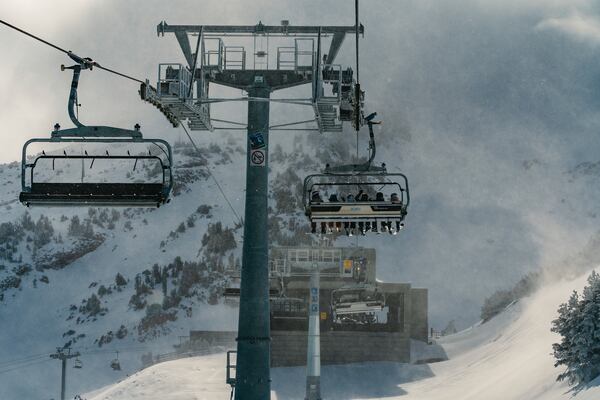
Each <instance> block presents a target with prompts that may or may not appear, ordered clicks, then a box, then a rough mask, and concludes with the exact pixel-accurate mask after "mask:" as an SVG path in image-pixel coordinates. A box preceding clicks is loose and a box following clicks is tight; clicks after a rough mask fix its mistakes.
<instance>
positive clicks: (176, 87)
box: [156, 63, 192, 99]
mask: <svg viewBox="0 0 600 400" xmlns="http://www.w3.org/2000/svg"><path fill="white" fill-rule="evenodd" d="M191 80H192V73H191V72H190V71H189V70H188V69H187V68H186V67H184V66H183V65H182V64H176V63H161V64H158V85H157V87H156V93H157V95H158V97H179V98H181V99H184V98H187V96H188V92H189V88H190V84H191Z"/></svg>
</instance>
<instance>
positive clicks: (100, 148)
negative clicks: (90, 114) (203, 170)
mask: <svg viewBox="0 0 600 400" xmlns="http://www.w3.org/2000/svg"><path fill="white" fill-rule="evenodd" d="M71 58H73V59H74V60H75V61H77V62H78V64H76V65H74V66H72V67H68V68H66V69H72V70H73V81H72V86H71V94H70V96H69V116H70V117H71V120H72V121H73V123H74V124H75V126H76V127H75V128H71V129H64V130H61V129H60V126H59V125H58V124H57V125H55V129H54V131H53V132H52V134H51V137H50V138H42V139H31V140H29V141H27V142H26V143H25V145H24V146H23V154H22V161H21V186H22V189H21V194H20V196H19V200H20V201H21V203H23V204H25V205H26V206H36V205H42V206H79V205H80V206H127V207H159V206H160V205H161V204H164V203H166V202H168V201H169V194H170V192H171V188H172V179H173V175H172V159H173V157H172V151H171V146H170V145H169V143H167V142H166V141H164V140H162V139H144V138H143V137H142V134H141V132H140V129H139V125H136V126H135V129H134V130H128V129H121V128H114V127H108V126H85V125H83V124H81V123H80V122H79V120H78V119H77V117H76V115H75V104H76V102H77V86H78V81H79V75H80V71H81V69H87V68H91V67H92V66H93V64H92V63H91V62H90V61H88V60H84V59H80V58H79V57H76V56H74V55H72V56H71ZM34 145H35V146H34ZM110 146H116V147H117V148H118V149H117V150H118V151H116V152H115V151H113V150H114V149H113V148H110V150H109V147H110ZM31 147H36V148H38V150H37V151H36V152H33V153H32V154H29V151H30V150H31V149H30V148H31ZM40 147H41V148H40ZM49 148H54V150H52V149H49ZM57 163H58V164H60V165H61V166H63V167H65V166H66V169H74V168H80V169H81V176H80V177H79V176H78V177H77V179H73V177H72V176H71V179H68V178H67V179H66V180H65V178H64V175H68V174H64V172H65V171H64V170H62V169H60V170H59V169H57V168H56V164H57ZM98 163H103V164H108V165H109V166H110V167H112V170H113V172H115V173H123V172H125V173H126V174H127V175H128V176H130V175H131V173H130V171H135V169H136V167H137V168H138V170H139V169H140V167H141V166H145V168H146V170H147V171H148V170H150V171H152V172H153V177H152V178H151V179H148V176H149V175H150V174H149V173H147V174H145V175H144V174H138V175H141V176H138V178H137V179H124V180H115V181H113V180H112V179H114V177H110V176H109V177H104V178H100V179H98V177H96V179H95V180H94V179H91V178H86V177H85V174H86V171H87V170H92V171H93V167H94V165H95V164H96V165H98ZM74 164H75V165H74ZM115 164H118V165H116V166H115ZM115 167H116V168H115ZM138 172H139V171H138ZM88 174H89V172H88ZM48 175H50V176H51V177H52V178H53V179H51V178H49V177H48ZM105 175H107V174H105ZM108 175H110V174H108ZM142 178H143V179H142Z"/></svg>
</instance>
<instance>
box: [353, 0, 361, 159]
mask: <svg viewBox="0 0 600 400" xmlns="http://www.w3.org/2000/svg"><path fill="white" fill-rule="evenodd" d="M354 27H355V29H356V32H355V41H356V90H355V97H356V98H355V102H356V104H355V105H354V112H355V114H356V115H355V116H354V118H355V121H354V124H355V129H356V162H357V163H358V132H359V131H360V76H359V69H358V67H359V52H358V34H359V31H360V28H359V26H358V0H355V1H354Z"/></svg>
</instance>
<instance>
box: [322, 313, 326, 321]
mask: <svg viewBox="0 0 600 400" xmlns="http://www.w3.org/2000/svg"><path fill="white" fill-rule="evenodd" d="M326 319H327V313H326V312H321V321H325V320H326Z"/></svg>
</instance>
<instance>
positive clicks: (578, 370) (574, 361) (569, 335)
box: [552, 271, 600, 390]
mask: <svg viewBox="0 0 600 400" xmlns="http://www.w3.org/2000/svg"><path fill="white" fill-rule="evenodd" d="M588 284H589V286H586V287H585V288H584V290H583V294H582V296H581V297H580V296H579V294H578V293H577V292H573V293H572V294H571V297H570V298H569V301H568V302H567V303H563V304H561V305H560V306H559V308H558V318H556V319H555V320H554V321H552V331H553V332H556V333H558V334H560V335H561V341H560V343H555V344H553V345H552V347H553V349H554V358H556V362H555V364H554V366H556V367H557V366H560V365H564V366H566V370H565V371H564V372H563V373H561V374H560V375H558V378H557V380H559V381H562V380H566V381H567V383H568V384H569V385H575V390H579V389H581V388H582V387H583V386H584V385H585V384H586V383H588V382H590V381H592V380H594V379H595V378H596V377H598V376H600V274H598V273H596V272H595V271H594V272H592V274H591V275H590V276H589V277H588Z"/></svg>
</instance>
